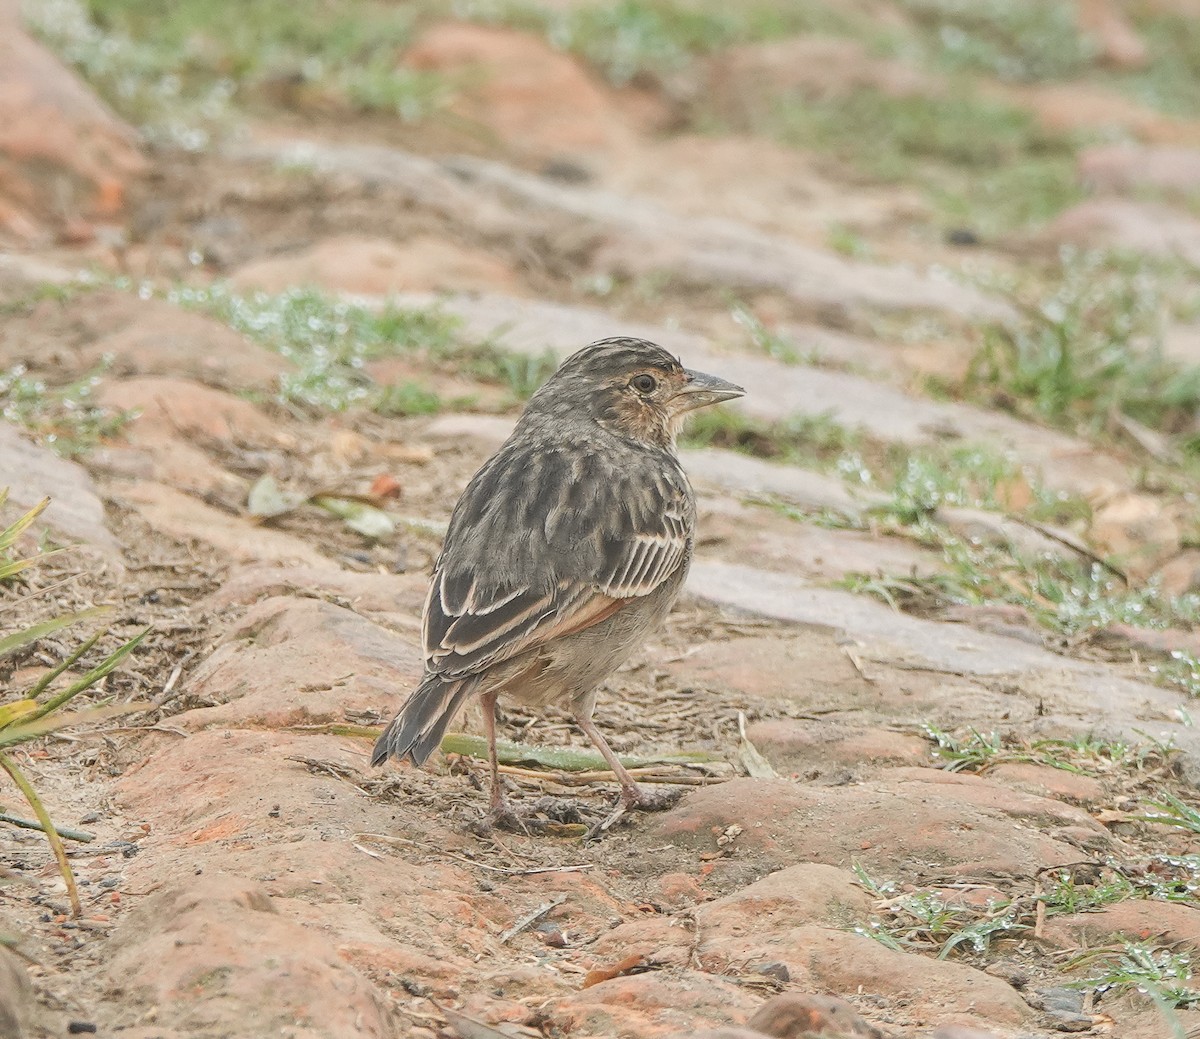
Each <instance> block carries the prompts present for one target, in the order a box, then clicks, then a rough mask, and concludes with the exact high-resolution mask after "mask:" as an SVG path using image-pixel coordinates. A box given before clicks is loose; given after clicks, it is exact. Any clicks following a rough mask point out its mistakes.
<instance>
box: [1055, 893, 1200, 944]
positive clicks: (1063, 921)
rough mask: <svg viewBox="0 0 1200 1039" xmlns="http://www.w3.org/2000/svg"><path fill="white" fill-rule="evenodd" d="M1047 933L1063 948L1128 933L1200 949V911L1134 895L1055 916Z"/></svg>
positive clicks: (1136, 937) (1131, 936)
mask: <svg viewBox="0 0 1200 1039" xmlns="http://www.w3.org/2000/svg"><path fill="white" fill-rule="evenodd" d="M1045 934H1046V939H1047V941H1049V942H1051V943H1053V944H1054V945H1055V946H1057V947H1058V948H1062V949H1068V948H1070V949H1074V948H1078V947H1079V946H1080V945H1081V944H1083V943H1085V942H1086V943H1087V944H1088V945H1104V944H1108V943H1109V942H1112V941H1115V940H1117V938H1118V937H1119V936H1124V937H1126V938H1128V939H1130V940H1132V941H1149V940H1151V939H1153V940H1155V941H1156V942H1158V943H1161V944H1163V945H1168V946H1175V945H1185V946H1188V947H1189V948H1191V949H1193V950H1200V911H1198V910H1197V909H1196V908H1195V907H1194V906H1190V905H1186V904H1185V903H1182V902H1164V901H1160V900H1157V899H1142V898H1131V899H1128V900H1127V901H1125V902H1118V903H1117V904H1116V905H1110V906H1105V907H1104V908H1103V909H1100V910H1098V911H1097V912H1094V913H1073V914H1067V915H1062V916H1051V917H1049V918H1048V919H1047V920H1046V930H1045Z"/></svg>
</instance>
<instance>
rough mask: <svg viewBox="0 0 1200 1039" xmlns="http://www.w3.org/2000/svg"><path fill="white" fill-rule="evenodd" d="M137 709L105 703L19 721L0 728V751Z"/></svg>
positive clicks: (138, 708)
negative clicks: (52, 715)
mask: <svg viewBox="0 0 1200 1039" xmlns="http://www.w3.org/2000/svg"><path fill="white" fill-rule="evenodd" d="M138 710H141V708H140V707H139V706H138V705H137V704H106V705H105V706H103V707H89V708H87V709H85V710H82V711H74V712H72V713H71V714H60V715H57V716H56V717H54V718H41V719H38V720H31V721H24V720H23V721H19V722H16V723H14V724H13V725H9V726H8V727H7V728H4V729H0V751H4V750H7V749H8V748H9V747H15V746H17V744H19V743H28V742H29V741H30V740H36V739H37V738H38V737H40V736H45V735H47V734H48V733H51V732H57V731H58V730H59V729H66V728H69V727H70V726H72V725H79V724H81V723H83V722H101V721H105V720H106V719H108V718H119V717H120V716H121V715H123V714H133V713H134V712H135V711H138Z"/></svg>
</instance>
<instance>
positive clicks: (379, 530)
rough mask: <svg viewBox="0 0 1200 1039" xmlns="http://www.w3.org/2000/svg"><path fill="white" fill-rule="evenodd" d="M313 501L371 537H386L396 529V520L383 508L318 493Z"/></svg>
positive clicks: (352, 528)
mask: <svg viewBox="0 0 1200 1039" xmlns="http://www.w3.org/2000/svg"><path fill="white" fill-rule="evenodd" d="M312 503H313V504H314V505H316V506H317V507H318V508H321V509H324V510H325V511H326V512H332V513H333V514H334V515H335V516H337V517H339V518H340V519H341V520H342V522H343V523H345V524H346V526H347V527H349V528H350V529H351V530H357V531H358V532H359V533H360V534H365V535H366V536H367V537H369V538H375V539H379V538H385V537H387V536H388V535H390V534H393V533H394V532H395V530H396V523H395V520H393V519H392V517H391V516H389V515H388V514H387V513H386V512H384V511H383V510H382V509H377V508H375V506H374V505H367V504H365V503H364V502H361V501H351V500H350V499H349V498H332V497H329V496H327V495H324V494H322V495H318V496H317V497H315V498H313V499H312Z"/></svg>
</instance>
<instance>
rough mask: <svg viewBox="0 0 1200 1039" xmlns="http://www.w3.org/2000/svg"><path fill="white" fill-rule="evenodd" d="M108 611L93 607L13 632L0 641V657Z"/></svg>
mask: <svg viewBox="0 0 1200 1039" xmlns="http://www.w3.org/2000/svg"><path fill="white" fill-rule="evenodd" d="M109 609H110V608H109V607H107V606H93V607H92V608H91V609H89V610H79V611H78V612H76V613H68V614H66V615H65V616H63V617H54V618H52V619H50V620H48V621H42V623H41V624H34V625H33V626H32V627H28V628H24V629H22V630H21V631H16V632H13V634H11V635H7V636H5V637H4V638H2V639H0V657H6V656H8V655H9V654H10V653H15V652H16V651H17V650H18V649H22V648H24V647H25V646H28V645H30V644H31V643H33V642H37V640H38V639H41V638H45V637H46V636H47V635H53V634H54V633H55V632H56V631H62V629H63V628H68V627H70V626H71V625H72V624H75V623H76V622H78V621H82V620H90V619H91V618H93V617H100V616H103V615H104V614H106V613H108V612H109Z"/></svg>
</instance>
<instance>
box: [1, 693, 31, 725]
mask: <svg viewBox="0 0 1200 1039" xmlns="http://www.w3.org/2000/svg"><path fill="white" fill-rule="evenodd" d="M36 710H37V702H36V701H35V700H34V699H33V697H31V696H30V697H25V698H24V699H22V700H14V701H12V702H11V703H6V704H4V705H3V706H0V730H2V729H6V728H7V727H8V726H10V725H12V724H13V723H14V722H18V721H20V720H21V719H22V718H25V717H28V716H29V715H30V714H32V713H33V712H34V711H36Z"/></svg>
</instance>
